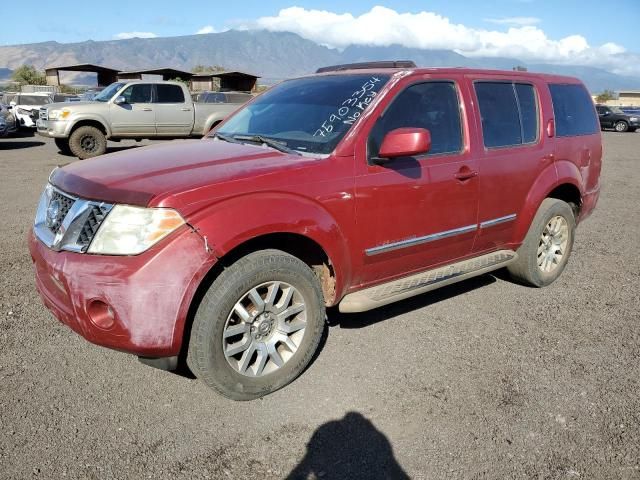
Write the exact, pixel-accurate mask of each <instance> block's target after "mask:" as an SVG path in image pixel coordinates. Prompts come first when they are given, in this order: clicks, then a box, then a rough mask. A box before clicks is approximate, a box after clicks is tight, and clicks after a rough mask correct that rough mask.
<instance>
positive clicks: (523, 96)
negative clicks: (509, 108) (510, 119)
mask: <svg viewBox="0 0 640 480" xmlns="http://www.w3.org/2000/svg"><path fill="white" fill-rule="evenodd" d="M515 89H516V96H517V97H518V98H517V99H518V106H519V107H520V122H521V124H522V143H533V142H535V141H536V140H537V139H538V100H537V99H536V92H535V90H534V89H533V85H527V84H525V83H516V84H515Z"/></svg>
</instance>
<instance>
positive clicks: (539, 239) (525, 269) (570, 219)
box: [507, 198, 576, 287]
mask: <svg viewBox="0 0 640 480" xmlns="http://www.w3.org/2000/svg"><path fill="white" fill-rule="evenodd" d="M575 228H576V220H575V216H574V213H573V209H572V208H571V206H570V205H569V204H568V203H566V202H563V201H562V200H558V199H555V198H545V199H544V200H543V201H542V203H541V204H540V208H538V212H537V213H536V215H535V217H534V218H533V222H531V226H530V227H529V231H528V232H527V236H526V237H525V239H524V242H523V243H522V245H521V246H520V248H519V249H518V259H517V260H516V261H515V262H514V263H512V264H510V265H509V266H508V267H507V269H508V270H509V273H510V274H511V276H512V277H513V278H514V279H515V280H516V281H518V282H519V283H522V284H525V285H529V286H532V287H545V286H547V285H549V284H551V283H553V282H554V281H555V280H556V279H557V278H558V277H559V276H560V274H561V273H562V271H563V270H564V268H565V267H566V265H567V262H568V261H569V256H570V255H571V249H572V247H573V238H574V232H575Z"/></svg>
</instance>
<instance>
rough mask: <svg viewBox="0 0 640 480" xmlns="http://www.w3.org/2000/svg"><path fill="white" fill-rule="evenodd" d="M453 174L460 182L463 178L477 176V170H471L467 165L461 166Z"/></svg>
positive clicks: (467, 178)
mask: <svg viewBox="0 0 640 480" xmlns="http://www.w3.org/2000/svg"><path fill="white" fill-rule="evenodd" d="M453 176H454V177H455V178H456V179H457V180H460V181H461V182H464V181H465V180H469V179H471V178H473V177H477V176H478V172H477V171H475V170H471V169H470V168H468V167H462V168H461V169H460V170H458V171H457V172H456V173H455V174H454V175H453Z"/></svg>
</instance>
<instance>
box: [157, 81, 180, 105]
mask: <svg viewBox="0 0 640 480" xmlns="http://www.w3.org/2000/svg"><path fill="white" fill-rule="evenodd" d="M156 93H157V94H158V99H157V100H156V103H184V93H183V92H182V88H180V87H179V86H178V85H163V84H157V85H156Z"/></svg>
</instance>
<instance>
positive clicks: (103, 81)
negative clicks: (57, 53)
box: [45, 63, 118, 87]
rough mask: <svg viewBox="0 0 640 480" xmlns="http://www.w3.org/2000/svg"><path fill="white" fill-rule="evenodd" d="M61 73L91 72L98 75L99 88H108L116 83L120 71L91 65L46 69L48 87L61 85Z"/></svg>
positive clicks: (81, 64) (82, 64)
mask: <svg viewBox="0 0 640 480" xmlns="http://www.w3.org/2000/svg"><path fill="white" fill-rule="evenodd" d="M60 71H63V72H90V73H96V74H97V75H98V86H99V87H106V86H107V85H110V84H112V83H113V82H115V81H116V79H117V75H118V70H116V69H114V68H109V67H103V66H101V65H94V64H91V63H79V64H76V65H65V66H52V67H47V68H45V74H46V76H47V85H55V86H59V85H60Z"/></svg>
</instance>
